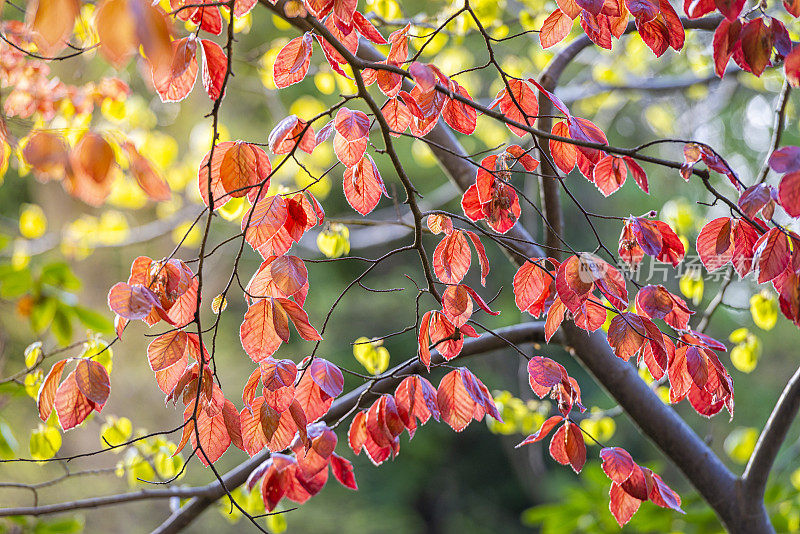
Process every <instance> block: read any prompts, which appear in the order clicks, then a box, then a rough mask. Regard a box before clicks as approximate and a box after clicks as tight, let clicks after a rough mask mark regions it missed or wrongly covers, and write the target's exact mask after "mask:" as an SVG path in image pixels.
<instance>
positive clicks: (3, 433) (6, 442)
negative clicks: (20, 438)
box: [0, 421, 19, 460]
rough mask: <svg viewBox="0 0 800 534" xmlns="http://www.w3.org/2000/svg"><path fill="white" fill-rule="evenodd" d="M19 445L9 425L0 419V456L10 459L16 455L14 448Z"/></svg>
mask: <svg viewBox="0 0 800 534" xmlns="http://www.w3.org/2000/svg"><path fill="white" fill-rule="evenodd" d="M18 446H19V443H17V439H16V438H15V437H14V433H13V432H11V427H10V426H8V423H6V422H5V421H0V458H2V459H3V460H10V459H11V458H14V457H15V456H16V452H15V451H16V449H17V447H18Z"/></svg>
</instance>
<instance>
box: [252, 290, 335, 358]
mask: <svg viewBox="0 0 800 534" xmlns="http://www.w3.org/2000/svg"><path fill="white" fill-rule="evenodd" d="M289 319H291V320H292V323H293V324H294V325H295V328H297V332H298V333H299V334H300V336H301V337H303V338H304V339H308V340H316V339H321V338H320V337H319V334H318V333H317V331H316V330H315V329H314V328H313V327H312V326H311V325H310V324H309V323H308V317H307V316H306V314H305V312H304V311H303V309H302V308H300V306H298V305H297V304H295V303H294V302H292V301H290V300H287V299H281V298H266V299H262V300H259V301H258V302H256V303H255V304H253V305H252V306H250V307H249V308H248V309H247V313H245V315H244V321H242V325H241V327H240V329H239V332H240V337H241V340H242V347H243V348H244V350H245V352H246V353H247V354H248V355H249V356H250V357H251V358H252V359H253V361H255V362H257V363H258V362H261V361H262V360H264V359H266V358H267V357H269V356H272V355H273V354H274V353H275V351H277V350H278V347H280V346H281V344H282V343H285V342H287V341H289Z"/></svg>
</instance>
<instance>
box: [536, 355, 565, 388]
mask: <svg viewBox="0 0 800 534" xmlns="http://www.w3.org/2000/svg"><path fill="white" fill-rule="evenodd" d="M566 379H567V372H566V370H565V369H564V367H563V366H562V365H561V364H559V363H557V362H555V361H553V360H551V359H550V358H546V357H544V356H534V357H533V358H531V359H530V361H528V382H529V383H530V386H531V389H532V390H533V392H534V393H536V395H538V396H539V398H542V397H544V396H545V395H547V394H548V393H550V391H551V390H552V389H553V387H554V386H556V385H557V384H559V383H561V381H562V380H566Z"/></svg>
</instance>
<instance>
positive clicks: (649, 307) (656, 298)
mask: <svg viewBox="0 0 800 534" xmlns="http://www.w3.org/2000/svg"><path fill="white" fill-rule="evenodd" d="M636 310H637V311H639V312H640V313H642V314H644V315H645V316H647V317H649V318H651V319H664V321H666V323H667V324H668V325H670V326H671V327H673V328H675V329H676V330H683V329H685V328H687V327H688V325H689V317H690V316H691V315H692V314H694V312H693V311H691V310H690V309H689V308H688V307H687V306H686V302H685V301H684V300H683V299H682V298H680V297H678V296H676V295H673V294H672V293H670V292H669V291H667V289H666V288H665V287H664V286H662V285H658V286H655V285H647V286H644V287H643V288H642V289H640V290H639V292H638V293H637V294H636Z"/></svg>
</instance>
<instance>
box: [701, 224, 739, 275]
mask: <svg viewBox="0 0 800 534" xmlns="http://www.w3.org/2000/svg"><path fill="white" fill-rule="evenodd" d="M696 248H697V253H698V254H699V255H700V260H701V261H702V262H703V265H705V267H706V269H707V270H708V271H709V272H712V271H716V270H717V269H719V268H720V267H722V266H723V265H726V264H727V263H728V262H729V261H731V258H732V257H733V251H732V250H731V219H730V218H729V217H720V218H718V219H714V220H713V221H711V222H709V223H708V224H706V225H705V226H704V227H703V229H702V230H700V234H699V235H698V236H697V244H696Z"/></svg>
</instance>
